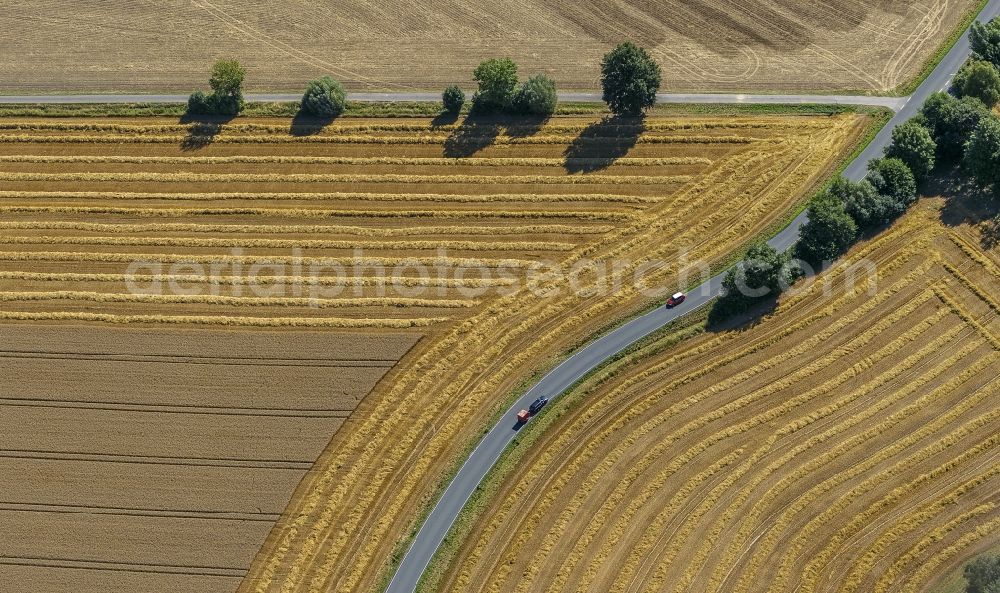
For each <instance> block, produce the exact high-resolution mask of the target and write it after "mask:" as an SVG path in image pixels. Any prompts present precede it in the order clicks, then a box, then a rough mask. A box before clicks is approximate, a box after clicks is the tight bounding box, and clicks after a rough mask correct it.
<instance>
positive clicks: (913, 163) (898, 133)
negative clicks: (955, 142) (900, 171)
mask: <svg viewBox="0 0 1000 593" xmlns="http://www.w3.org/2000/svg"><path fill="white" fill-rule="evenodd" d="M936 152H937V144H936V143H935V142H934V139H933V138H931V134H930V132H929V131H928V130H927V128H926V127H924V126H923V125H922V124H921V123H920V122H919V121H915V120H912V119H911V120H910V121H907V122H905V123H902V124H900V125H899V126H897V127H896V129H894V130H893V131H892V144H890V145H889V147H888V148H887V149H886V151H885V156H887V157H889V158H897V159H899V160H901V161H903V162H904V163H906V166H907V167H909V168H910V171H912V172H913V177H914V178H915V179H916V180H917V183H920V182H922V181H923V180H924V179H926V178H927V176H928V175H929V174H930V172H931V171H932V170H933V169H934V163H935V153H936Z"/></svg>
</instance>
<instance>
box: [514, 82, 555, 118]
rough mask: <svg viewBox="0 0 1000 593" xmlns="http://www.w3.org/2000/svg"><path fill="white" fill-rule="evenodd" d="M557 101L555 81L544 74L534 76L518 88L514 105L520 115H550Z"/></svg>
mask: <svg viewBox="0 0 1000 593" xmlns="http://www.w3.org/2000/svg"><path fill="white" fill-rule="evenodd" d="M558 101H559V99H558V97H557V96H556V83H555V81H554V80H552V79H551V78H549V77H548V76H546V75H544V74H536V75H535V76H532V77H531V78H529V79H528V80H526V81H524V83H522V84H521V86H520V87H519V88H518V90H517V96H516V98H515V100H514V104H515V108H516V110H517V111H520V112H521V113H530V114H532V115H552V114H553V113H555V111H556V104H557V103H558Z"/></svg>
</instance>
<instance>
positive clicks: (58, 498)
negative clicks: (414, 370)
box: [0, 324, 418, 593]
mask: <svg viewBox="0 0 1000 593" xmlns="http://www.w3.org/2000/svg"><path fill="white" fill-rule="evenodd" d="M417 339H418V336H416V335H413V334H409V335H408V334H398V333H397V334H391V333H381V334H375V335H363V334H359V333H347V332H344V331H341V332H324V333H318V332H309V331H299V332H280V333H278V332H266V331H257V332H253V333H249V332H239V331H233V330H230V331H217V330H190V329H189V330H182V329H147V330H143V331H141V332H137V331H128V330H126V329H123V328H111V327H94V326H89V327H85V326H71V325H30V326H29V325H12V324H3V325H0V344H2V345H3V346H2V350H0V409H2V415H0V418H2V430H0V476H2V477H0V491H2V492H3V500H2V502H0V517H2V519H0V520H2V522H3V525H4V533H5V534H6V536H5V537H4V538H3V542H2V543H0V581H2V582H3V583H4V591H11V592H24V593H29V592H32V593H33V592H37V591H50V592H53V593H58V592H66V593H70V592H72V593H84V592H86V593H91V592H92V593H97V592H104V591H178V592H191V593H195V592H197V593H215V592H227V591H233V590H235V589H236V587H237V586H238V584H239V583H240V581H241V579H242V578H243V576H244V575H245V574H246V572H247V568H248V567H249V565H250V561H251V559H252V558H253V555H254V554H255V553H256V551H257V549H258V548H259V547H260V545H261V544H262V543H263V541H264V538H265V537H266V535H267V533H268V531H269V530H270V529H271V526H272V525H273V524H274V522H275V521H276V520H277V518H278V516H279V515H280V513H281V511H282V510H283V509H284V506H285V504H286V503H287V501H288V498H289V497H290V496H291V494H292V492H293V491H294V489H295V486H296V484H298V483H299V482H300V481H301V480H302V479H303V478H304V477H305V475H306V473H307V471H308V470H309V469H310V467H311V466H312V464H313V462H314V461H315V460H316V458H317V457H318V456H319V454H320V453H321V452H322V451H323V449H324V448H325V446H326V444H327V442H328V441H329V439H330V437H331V435H333V434H334V433H335V432H336V431H337V430H338V429H339V428H340V426H341V425H342V424H343V423H344V422H345V420H346V419H347V418H348V417H349V416H350V414H351V412H352V411H353V410H354V408H355V407H356V406H357V405H358V403H359V402H360V401H361V400H362V399H363V398H364V397H365V396H366V395H367V394H368V392H369V391H370V390H371V388H372V387H373V386H374V385H375V383H376V382H377V381H379V380H380V379H381V378H382V377H383V376H384V375H385V374H386V373H387V372H388V371H389V370H390V369H391V368H392V367H393V365H395V364H396V361H397V360H398V359H399V358H400V357H402V356H403V355H404V354H405V353H406V352H407V351H408V350H409V349H410V348H411V347H412V346H413V344H414V343H415V342H416V341H417Z"/></svg>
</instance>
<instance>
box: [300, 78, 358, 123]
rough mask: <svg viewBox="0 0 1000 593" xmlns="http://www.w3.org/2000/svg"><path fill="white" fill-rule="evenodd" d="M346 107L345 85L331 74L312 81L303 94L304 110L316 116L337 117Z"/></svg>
mask: <svg viewBox="0 0 1000 593" xmlns="http://www.w3.org/2000/svg"><path fill="white" fill-rule="evenodd" d="M345 107H347V93H346V92H344V87H343V85H341V84H340V83H339V82H337V81H336V80H334V79H333V78H330V77H329V76H323V77H321V78H317V79H316V80H314V81H312V82H310V83H309V84H308V86H306V92H305V94H303V95H302V103H301V109H302V111H303V112H305V113H307V114H309V115H312V116H314V117H337V116H338V115H340V114H341V113H343V111H344V108H345Z"/></svg>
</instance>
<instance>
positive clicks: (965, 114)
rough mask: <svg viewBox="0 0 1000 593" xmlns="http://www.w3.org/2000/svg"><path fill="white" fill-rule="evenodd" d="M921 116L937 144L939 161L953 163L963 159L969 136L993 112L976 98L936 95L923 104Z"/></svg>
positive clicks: (945, 94) (944, 94) (946, 94)
mask: <svg viewBox="0 0 1000 593" xmlns="http://www.w3.org/2000/svg"><path fill="white" fill-rule="evenodd" d="M921 115H923V117H924V121H925V125H926V126H927V128H928V130H929V131H930V132H931V135H932V136H933V137H934V141H935V143H936V144H937V160H940V161H941V162H949V163H950V162H955V161H958V160H960V159H961V158H962V155H963V154H964V153H965V143H966V142H968V140H969V136H971V135H972V132H974V131H975V130H976V128H977V127H979V122H980V121H982V119H983V118H984V117H987V116H989V115H990V110H989V108H987V107H986V105H985V104H984V103H983V102H982V101H980V100H979V99H977V98H975V97H963V98H962V99H958V98H956V97H954V96H952V95H950V94H948V93H935V94H933V95H931V96H930V97H929V98H928V99H927V101H926V102H925V103H924V106H923V107H922V108H921Z"/></svg>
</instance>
